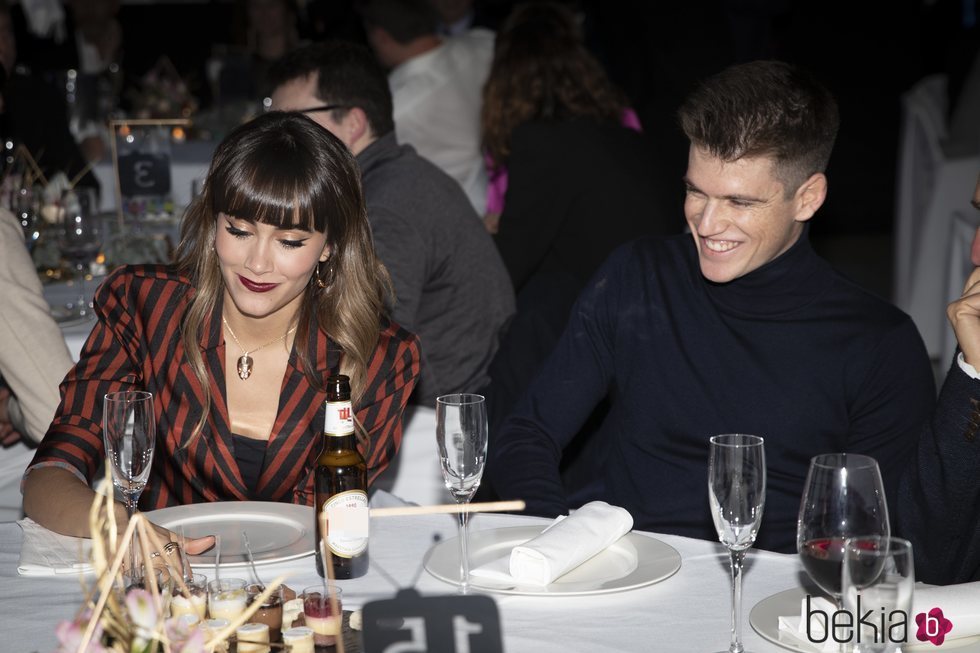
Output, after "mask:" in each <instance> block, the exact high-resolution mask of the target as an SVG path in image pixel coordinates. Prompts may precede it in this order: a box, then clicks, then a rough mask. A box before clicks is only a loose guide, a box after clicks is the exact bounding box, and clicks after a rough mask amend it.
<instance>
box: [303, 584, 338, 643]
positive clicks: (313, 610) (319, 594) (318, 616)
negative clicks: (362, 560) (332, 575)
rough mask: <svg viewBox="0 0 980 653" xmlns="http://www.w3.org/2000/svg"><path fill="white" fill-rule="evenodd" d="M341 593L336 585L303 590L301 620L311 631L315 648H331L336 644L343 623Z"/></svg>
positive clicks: (315, 586)
mask: <svg viewBox="0 0 980 653" xmlns="http://www.w3.org/2000/svg"><path fill="white" fill-rule="evenodd" d="M342 595H343V592H342V591H341V589H340V588H339V587H337V586H336V585H328V586H327V587H326V588H325V587H324V586H323V585H314V586H312V587H307V588H306V589H305V590H303V595H302V599H303V618H304V620H305V621H306V625H307V627H309V628H312V629H313V641H314V642H315V643H316V645H317V646H333V645H334V644H336V643H337V637H339V636H340V634H341V630H342V628H343V623H344V611H343V604H342V603H341V597H342Z"/></svg>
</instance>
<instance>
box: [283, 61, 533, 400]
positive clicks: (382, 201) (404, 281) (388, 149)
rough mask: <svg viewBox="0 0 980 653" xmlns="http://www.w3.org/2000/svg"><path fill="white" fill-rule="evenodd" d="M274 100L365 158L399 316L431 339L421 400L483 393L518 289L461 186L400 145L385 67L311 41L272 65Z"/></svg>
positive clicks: (374, 224)
mask: <svg viewBox="0 0 980 653" xmlns="http://www.w3.org/2000/svg"><path fill="white" fill-rule="evenodd" d="M272 78H273V80H274V83H275V84H276V88H275V91H274V92H273V94H272V107H273V108H274V109H285V110H289V111H300V112H303V113H306V114H307V115H309V116H310V117H311V118H313V119H314V120H315V121H316V122H317V123H318V124H319V125H321V126H322V127H324V128H325V129H327V130H328V131H330V132H331V133H333V134H334V135H336V136H337V137H338V138H340V140H342V141H343V142H344V143H345V144H346V145H347V146H348V147H349V148H350V150H351V152H353V153H354V155H355V156H356V157H357V163H358V165H359V166H360V170H361V178H362V182H363V184H364V200H365V203H366V205H367V214H368V221H369V222H370V223H371V233H372V235H373V237H374V244H375V247H376V248H377V251H378V256H379V257H380V258H381V261H382V262H383V263H384V264H385V267H386V268H387V269H388V272H389V273H390V274H391V278H392V282H393V283H394V287H395V297H394V304H393V305H392V307H391V313H392V316H393V318H394V320H395V321H396V322H397V323H399V324H400V325H402V326H404V327H405V328H406V329H409V330H410V331H412V332H414V333H417V334H418V336H419V338H420V340H421V343H422V380H421V381H420V382H419V387H418V389H417V390H416V392H415V395H414V396H413V397H412V401H413V402H415V403H417V404H422V405H426V406H430V407H432V406H434V405H435V399H436V397H438V396H439V395H443V394H449V393H455V392H479V391H480V390H482V389H483V388H484V387H485V386H486V384H487V382H488V376H487V368H488V365H489V363H490V360H491V359H492V357H493V355H494V352H496V351H497V347H498V345H499V341H500V337H501V334H502V332H503V330H504V326H505V325H506V324H507V321H508V320H509V319H510V317H511V315H512V314H513V312H514V291H513V290H512V288H511V285H510V281H509V279H508V278H507V271H506V269H505V268H504V266H503V263H502V262H501V261H500V256H499V255H498V254H497V251H496V249H495V248H494V246H493V242H492V240H491V239H490V236H489V235H488V234H487V233H486V231H485V230H484V229H483V227H482V225H481V224H480V220H479V219H478V217H477V215H476V212H475V211H474V210H473V207H472V206H470V204H469V202H467V200H466V196H465V195H464V194H463V191H462V189H461V188H460V187H459V184H457V183H456V182H455V181H454V180H453V179H452V178H450V177H449V175H447V174H446V173H445V172H443V171H442V170H440V169H439V168H437V167H436V166H434V165H433V164H432V163H431V162H429V161H427V160H426V159H425V158H423V157H421V156H419V155H418V154H417V153H416V152H415V150H414V149H413V148H412V146H411V145H404V144H399V142H398V139H397V138H396V135H395V129H394V125H393V124H392V119H391V115H392V109H391V93H390V91H389V89H388V83H387V80H386V79H385V74H384V71H383V70H382V69H381V67H380V66H379V65H378V63H377V61H375V60H374V58H373V57H372V56H371V53H370V52H369V51H368V50H367V49H366V48H364V47H362V46H358V45H355V44H350V43H343V42H339V41H335V42H329V43H321V44H317V45H312V46H308V47H305V48H302V49H300V50H296V51H295V52H293V53H291V54H289V55H287V56H286V57H285V58H283V60H282V61H280V62H279V64H278V65H277V66H276V67H275V68H274V69H273V71H272Z"/></svg>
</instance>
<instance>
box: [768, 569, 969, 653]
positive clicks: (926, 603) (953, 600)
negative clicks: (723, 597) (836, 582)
mask: <svg viewBox="0 0 980 653" xmlns="http://www.w3.org/2000/svg"><path fill="white" fill-rule="evenodd" d="M933 608H940V609H941V610H942V611H943V617H944V618H945V619H948V620H949V621H950V622H951V623H952V624H953V628H952V630H950V631H949V632H948V633H946V639H947V640H951V639H960V638H963V637H973V636H975V635H980V582H975V583H962V584H959V585H946V586H943V587H931V586H924V585H916V586H915V590H914V591H913V593H912V611H911V614H910V615H909V619H908V637H909V643H910V644H917V643H918V640H916V638H915V634H916V631H917V630H918V625H917V624H916V622H915V617H916V615H918V614H920V613H923V612H924V613H926V614H928V613H929V612H930V611H931V610H932V609H933ZM810 609H811V610H823V611H824V612H825V613H826V614H828V615H831V614H833V613H834V611H835V610H837V607H836V606H835V605H834V604H833V603H832V602H831V601H829V600H827V599H825V598H823V597H819V596H814V597H811V599H810ZM806 612H807V605H806V598H805V597H804V598H803V599H802V601H801V603H800V612H799V614H798V615H792V616H786V617H779V632H780V633H781V634H782V633H785V634H787V635H789V636H791V637H793V638H795V639H797V640H799V641H800V642H803V643H805V644H807V645H809V646H811V647H813V649H814V650H817V651H837V650H838V644H837V643H835V642H834V641H833V638H832V637H828V638H827V641H826V642H824V643H823V644H822V645H821V644H816V643H814V642H811V641H810V639H809V638H808V637H807V632H806ZM875 623H877V622H875ZM822 626H823V620H822V618H821V619H814V620H813V621H812V623H811V624H810V629H811V632H810V635H811V636H813V637H814V638H815V639H822V638H823V635H824V632H823V627H822Z"/></svg>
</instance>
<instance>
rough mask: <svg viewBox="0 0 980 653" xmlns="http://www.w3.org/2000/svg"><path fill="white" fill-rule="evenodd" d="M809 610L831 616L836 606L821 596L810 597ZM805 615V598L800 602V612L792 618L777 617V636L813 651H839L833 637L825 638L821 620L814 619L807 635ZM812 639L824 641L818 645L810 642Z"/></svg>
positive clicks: (828, 652)
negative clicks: (787, 638) (790, 639)
mask: <svg viewBox="0 0 980 653" xmlns="http://www.w3.org/2000/svg"><path fill="white" fill-rule="evenodd" d="M810 610H814V611H816V610H822V611H823V613H824V614H827V615H832V614H834V612H836V610H837V606H836V605H834V603H833V602H832V601H830V600H828V599H825V598H824V597H822V596H811V597H810ZM806 613H807V604H806V597H804V598H803V599H802V600H801V601H800V611H799V612H798V613H797V614H795V615H792V616H786V617H779V634H780V635H784V634H785V635H788V636H789V637H790V638H792V639H795V640H797V641H799V642H801V643H803V644H806V645H807V646H809V647H811V648H812V649H813V650H815V651H824V652H827V653H831V652H833V651H839V650H840V644H838V643H837V642H835V641H834V638H833V637H826V639H825V635H826V633H825V632H824V627H823V626H824V624H823V620H822V619H820V618H815V619H813V620H812V622H811V623H810V633H809V635H808V634H807V631H806V628H807V624H806ZM810 637H813V638H814V639H816V640H821V639H825V641H824V642H823V644H818V643H816V642H813V641H811V640H810Z"/></svg>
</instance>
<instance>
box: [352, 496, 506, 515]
mask: <svg viewBox="0 0 980 653" xmlns="http://www.w3.org/2000/svg"><path fill="white" fill-rule="evenodd" d="M524 505H525V504H524V501H522V500H520V499H518V500H514V501H485V502H478V503H462V504H455V503H444V504H440V505H435V506H399V507H397V508H371V510H370V513H369V514H370V515H371V516H372V517H400V516H402V515H436V514H442V513H459V512H505V511H508V510H524Z"/></svg>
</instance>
